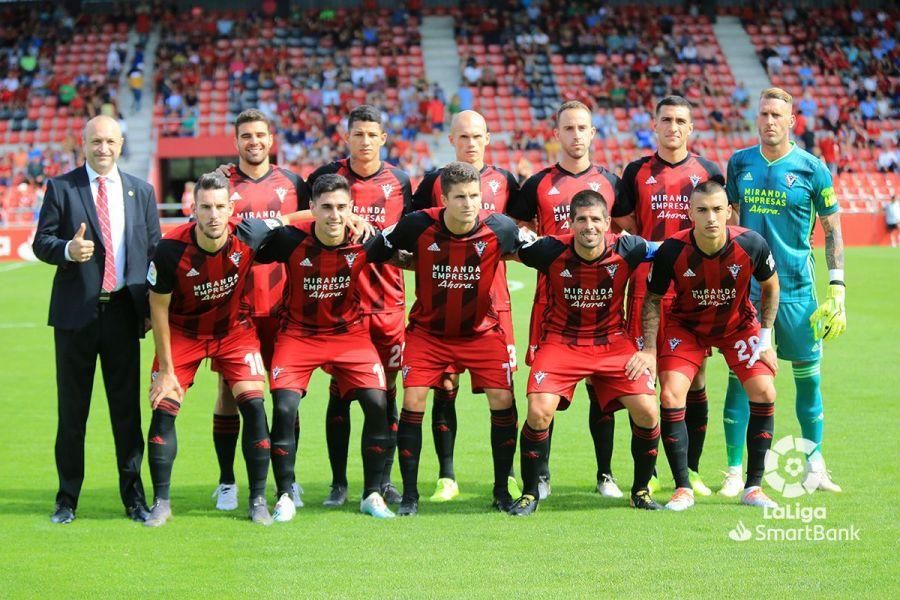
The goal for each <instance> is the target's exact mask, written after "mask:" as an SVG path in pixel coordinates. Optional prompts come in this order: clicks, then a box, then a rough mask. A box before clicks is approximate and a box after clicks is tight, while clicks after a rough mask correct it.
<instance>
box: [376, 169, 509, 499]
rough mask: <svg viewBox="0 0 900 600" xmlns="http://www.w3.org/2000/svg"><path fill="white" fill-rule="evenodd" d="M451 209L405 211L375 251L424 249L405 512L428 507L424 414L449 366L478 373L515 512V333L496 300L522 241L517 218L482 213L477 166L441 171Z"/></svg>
mask: <svg viewBox="0 0 900 600" xmlns="http://www.w3.org/2000/svg"><path fill="white" fill-rule="evenodd" d="M441 194H442V196H443V202H444V205H445V207H444V208H430V209H427V210H421V211H417V212H414V213H412V214H409V215H407V216H405V217H403V218H402V219H401V220H400V222H399V223H397V225H395V226H394V227H389V228H388V229H386V230H385V231H384V232H383V233H382V235H381V236H379V237H378V238H376V243H375V244H374V245H373V246H372V248H371V250H370V252H369V256H370V258H371V259H372V260H379V261H383V260H387V259H388V258H390V257H391V256H393V254H394V253H395V252H396V251H397V250H398V249H400V250H406V251H408V252H412V253H413V254H414V258H413V261H414V270H415V272H416V303H415V304H414V305H413V308H412V311H411V312H410V315H409V327H408V328H407V331H406V350H405V353H404V359H403V362H404V365H403V370H402V374H403V386H404V396H403V410H402V412H401V413H400V425H399V428H398V432H397V448H398V450H399V453H398V455H399V461H400V474H401V475H402V477H403V498H402V501H401V503H400V508H399V510H398V511H397V514H399V515H404V516H405V515H415V514H416V513H417V512H418V506H419V488H418V476H419V457H420V455H421V453H422V417H423V416H424V413H425V399H426V397H427V395H428V390H429V388H432V387H435V386H437V385H439V384H440V382H441V379H442V377H443V374H444V373H445V372H448V371H449V372H455V373H462V372H463V371H465V370H468V371H469V372H470V373H471V375H472V386H473V387H476V388H483V389H484V391H485V394H486V395H487V399H488V404H489V405H490V408H491V451H492V454H493V462H494V490H493V494H494V502H493V504H494V506H495V507H496V508H499V509H500V510H502V511H504V512H505V511H507V510H509V508H510V507H511V506H512V496H511V495H510V493H509V491H508V490H507V477H508V475H509V469H510V467H512V461H513V457H514V455H515V452H516V432H517V429H518V424H517V422H516V410H515V404H514V402H513V396H512V391H511V388H512V381H511V373H510V369H511V366H510V363H509V354H508V352H507V350H506V336H505V335H504V333H503V331H502V329H501V328H500V325H499V321H498V318H497V313H496V312H495V310H494V307H493V302H492V299H491V287H492V285H493V282H494V278H495V277H496V274H497V266H498V265H499V264H500V260H501V259H502V258H503V257H504V255H509V254H512V253H515V252H516V251H517V250H518V249H519V247H520V246H521V242H520V240H519V231H518V229H517V227H516V225H515V223H514V222H513V221H512V220H511V219H510V218H509V217H506V216H504V215H499V214H488V213H486V212H483V211H481V178H480V175H479V173H478V169H476V168H475V167H473V166H472V165H470V164H467V163H460V162H454V163H450V164H449V165H447V166H446V167H444V169H443V170H442V171H441Z"/></svg>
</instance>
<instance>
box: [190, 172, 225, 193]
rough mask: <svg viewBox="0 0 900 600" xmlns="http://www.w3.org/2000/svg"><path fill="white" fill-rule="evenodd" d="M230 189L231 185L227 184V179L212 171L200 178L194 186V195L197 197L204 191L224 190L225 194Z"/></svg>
mask: <svg viewBox="0 0 900 600" xmlns="http://www.w3.org/2000/svg"><path fill="white" fill-rule="evenodd" d="M230 189H231V184H230V183H229V182H228V178H227V177H225V176H224V175H222V174H221V173H219V172H218V171H212V172H211V173H204V174H203V175H201V176H200V179H198V180H197V183H196V185H194V194H195V195H199V194H200V192H202V191H206V190H225V191H226V192H227V191H228V190H230Z"/></svg>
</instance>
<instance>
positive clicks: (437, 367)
mask: <svg viewBox="0 0 900 600" xmlns="http://www.w3.org/2000/svg"><path fill="white" fill-rule="evenodd" d="M463 371H469V373H470V374H471V376H472V387H473V388H487V389H501V390H508V389H511V387H512V367H510V365H509V353H508V352H507V350H506V339H505V337H504V334H503V332H502V331H501V330H500V328H499V327H498V328H495V329H491V330H490V331H486V332H484V333H481V334H478V335H474V336H472V337H465V338H441V337H437V336H434V335H431V334H430V333H428V332H425V331H422V330H421V329H408V330H407V331H406V351H405V353H404V357H403V370H402V372H403V387H408V388H409V387H436V386H437V385H439V384H440V382H441V379H442V377H443V375H444V373H462V372H463Z"/></svg>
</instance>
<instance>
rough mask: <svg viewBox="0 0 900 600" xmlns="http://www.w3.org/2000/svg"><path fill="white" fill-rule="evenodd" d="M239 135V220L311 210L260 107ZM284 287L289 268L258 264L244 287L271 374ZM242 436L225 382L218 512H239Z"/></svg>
mask: <svg viewBox="0 0 900 600" xmlns="http://www.w3.org/2000/svg"><path fill="white" fill-rule="evenodd" d="M234 137H235V146H236V147H237V151H238V155H239V157H240V160H239V162H238V165H237V167H236V168H232V169H230V170H229V172H230V175H229V180H230V183H231V198H230V199H231V201H232V202H234V211H235V215H236V216H238V217H241V218H257V219H274V218H280V217H281V215H282V214H287V213H292V212H295V211H297V210H299V209H306V208H307V207H308V205H309V191H308V188H307V186H306V184H305V183H304V182H303V180H302V179H301V178H300V177H299V176H298V175H296V174H295V173H292V172H291V171H288V170H287V169H283V168H281V167H277V166H275V165H272V164H271V163H270V162H269V152H270V151H271V149H272V142H273V136H272V132H271V130H270V129H269V122H268V120H267V119H266V117H265V115H264V114H263V113H261V112H260V111H258V110H255V109H248V110H245V111H243V112H242V113H240V114H239V115H238V116H237V118H236V119H235V121H234ZM223 170H224V169H223ZM283 288H284V267H282V266H281V265H254V266H253V268H252V269H251V270H250V275H249V276H248V279H247V284H246V287H245V288H244V290H245V294H244V302H246V303H247V304H248V305H249V310H250V315H251V316H252V317H253V325H254V329H255V331H256V334H257V335H258V336H259V346H260V353H261V355H262V358H263V364H264V365H265V367H266V370H268V369H269V368H270V367H271V364H272V351H273V348H274V338H275V329H276V326H277V322H278V319H277V317H276V315H277V313H278V309H279V308H280V306H281V297H282V290H283ZM239 432H240V418H239V417H238V408H237V405H236V404H235V401H234V397H233V396H232V395H231V390H230V389H229V386H228V385H226V383H225V381H224V379H223V378H220V379H219V395H218V397H217V398H216V407H215V409H214V411H213V442H214V443H215V448H216V457H217V458H218V460H219V485H218V487H217V488H216V490H215V492H214V493H213V498H216V508H218V509H219V510H234V509H236V508H237V505H238V490H237V484H236V483H235V479H234V454H235V449H236V446H237V440H238V433H239ZM298 433H299V430H298ZM300 494H301V490H300V487H299V486H298V485H296V484H294V486H293V491H292V495H293V499H294V503H295V504H296V505H297V506H298V507H300V506H303V502H302V500H301V499H300Z"/></svg>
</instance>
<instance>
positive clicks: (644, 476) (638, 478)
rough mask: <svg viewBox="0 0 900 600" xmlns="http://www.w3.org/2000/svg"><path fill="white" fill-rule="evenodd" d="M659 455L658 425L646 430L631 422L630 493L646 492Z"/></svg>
mask: <svg viewBox="0 0 900 600" xmlns="http://www.w3.org/2000/svg"><path fill="white" fill-rule="evenodd" d="M658 453H659V424H657V425H655V426H654V427H652V428H650V429H647V428H645V427H641V426H639V425H636V424H635V423H634V421H632V422H631V458H632V459H633V460H634V481H633V483H632V484H631V493H632V494H635V493H637V492H638V491H640V490H646V489H647V486H648V484H649V483H650V477H651V476H652V475H653V470H654V469H655V468H656V456H657V454H658Z"/></svg>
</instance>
